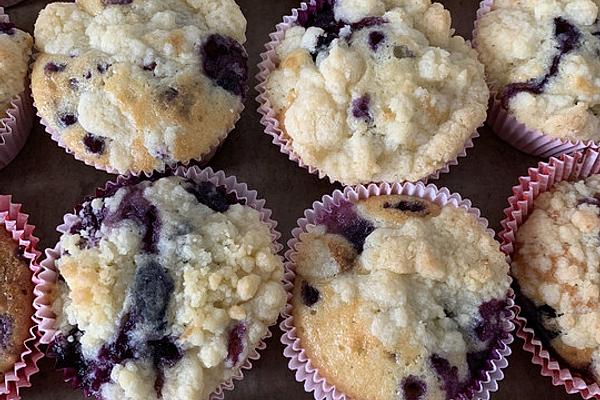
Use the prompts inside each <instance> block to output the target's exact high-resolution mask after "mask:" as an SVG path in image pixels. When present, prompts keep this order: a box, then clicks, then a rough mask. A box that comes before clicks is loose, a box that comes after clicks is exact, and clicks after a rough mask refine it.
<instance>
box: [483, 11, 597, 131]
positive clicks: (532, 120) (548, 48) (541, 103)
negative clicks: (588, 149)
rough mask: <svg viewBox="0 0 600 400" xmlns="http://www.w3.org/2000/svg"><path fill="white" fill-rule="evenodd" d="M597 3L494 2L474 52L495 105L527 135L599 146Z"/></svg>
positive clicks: (485, 16)
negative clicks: (498, 103)
mask: <svg viewBox="0 0 600 400" xmlns="http://www.w3.org/2000/svg"><path fill="white" fill-rule="evenodd" d="M599 6H600V1H598V0H556V1H546V0H530V1H518V0H497V1H494V3H493V6H492V10H491V11H490V12H489V13H487V14H485V15H484V16H483V17H481V18H480V19H479V26H478V29H477V34H476V40H475V43H476V46H477V50H478V51H479V54H480V59H481V61H482V62H483V63H484V64H485V67H486V72H487V75H488V81H489V84H490V87H491V89H492V91H493V92H496V93H497V95H498V96H499V99H500V100H501V101H502V106H503V107H504V108H505V109H506V110H508V111H509V112H510V113H511V114H513V115H514V116H515V118H516V119H517V120H519V121H520V122H522V123H524V124H525V125H526V126H527V127H528V128H530V129H537V130H540V131H542V132H543V133H545V134H547V135H550V136H552V137H556V138H563V139H570V140H599V139H600V118H599V115H600V114H599V113H600V81H599V80H598V79H597V77H598V76H599V75H600V59H599V58H598V54H599V53H600V23H599V22H598V7H599Z"/></svg>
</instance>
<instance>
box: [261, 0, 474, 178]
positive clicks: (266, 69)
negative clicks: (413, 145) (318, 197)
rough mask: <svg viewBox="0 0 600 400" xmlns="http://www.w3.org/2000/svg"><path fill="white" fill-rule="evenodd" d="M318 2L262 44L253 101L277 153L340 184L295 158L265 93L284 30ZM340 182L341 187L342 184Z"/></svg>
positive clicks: (469, 141) (302, 6)
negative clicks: (263, 49) (263, 47)
mask: <svg viewBox="0 0 600 400" xmlns="http://www.w3.org/2000/svg"><path fill="white" fill-rule="evenodd" d="M318 1H319V0H310V2H309V3H304V2H303V3H301V4H300V8H293V9H292V15H287V16H284V17H283V22H281V23H279V24H278V25H277V26H276V30H275V32H273V33H271V34H269V37H270V39H271V41H270V42H268V43H267V44H265V49H266V51H264V52H263V53H261V55H260V57H261V59H262V61H261V62H260V63H259V64H258V70H259V72H258V74H257V75H256V80H257V81H258V85H257V86H256V91H257V92H258V96H257V97H256V101H257V102H258V104H259V107H258V112H259V114H260V115H261V119H260V122H261V124H263V126H264V128H265V133H267V134H268V135H270V136H272V137H273V140H272V142H273V144H274V145H276V146H278V147H279V151H280V152H281V153H283V154H285V155H286V156H287V157H288V158H289V159H290V161H293V162H295V163H296V164H298V165H299V166H300V167H302V168H305V169H307V170H308V172H309V173H311V174H314V175H317V176H318V177H319V179H324V178H325V177H327V179H329V181H330V182H331V183H335V182H339V181H338V180H337V179H334V178H332V177H331V176H329V175H327V174H326V173H325V172H323V171H321V170H320V169H318V168H316V167H314V166H312V165H308V164H305V163H304V161H302V158H301V157H300V155H298V154H297V153H296V152H295V151H294V149H293V146H292V142H291V140H290V139H288V138H286V135H285V134H284V133H283V131H282V130H281V129H280V127H279V125H280V124H279V120H278V119H277V115H276V113H275V111H274V110H273V107H272V106H271V102H270V101H269V96H268V94H267V79H268V77H269V75H270V74H271V72H273V71H274V70H275V69H276V68H277V65H278V64H279V62H278V60H277V54H276V49H277V47H278V46H279V44H280V43H281V42H282V41H283V39H284V38H285V32H286V30H287V29H288V28H290V27H291V26H293V24H294V23H295V22H296V20H297V19H298V12H299V11H306V10H308V8H309V7H314V6H316V4H317V2H318ZM477 137H479V132H477V129H475V131H474V132H473V134H472V135H471V136H470V137H469V138H468V139H467V140H465V144H464V146H463V148H462V149H460V150H459V151H458V152H457V153H456V155H454V157H453V158H452V159H450V160H449V161H447V162H446V163H445V164H444V165H443V166H441V167H440V168H438V169H437V170H436V171H435V172H433V173H431V174H430V175H428V176H424V177H423V178H421V179H420V180H421V181H427V180H429V179H433V180H435V179H438V178H439V177H440V175H441V174H445V173H447V172H449V171H450V167H451V166H453V165H458V159H459V158H462V157H466V156H467V149H470V148H472V147H473V146H474V144H473V140H474V139H475V138H477ZM340 183H342V184H343V182H340Z"/></svg>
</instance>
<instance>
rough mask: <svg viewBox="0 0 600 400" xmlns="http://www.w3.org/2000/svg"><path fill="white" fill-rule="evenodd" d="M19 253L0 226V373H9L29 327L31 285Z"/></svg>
mask: <svg viewBox="0 0 600 400" xmlns="http://www.w3.org/2000/svg"><path fill="white" fill-rule="evenodd" d="M31 274H32V273H31V270H30V269H29V260H28V259H26V258H24V257H23V249H22V248H21V247H20V246H19V244H18V243H17V242H16V241H14V240H13V239H12V237H11V236H10V234H9V233H8V232H7V231H6V229H5V228H4V226H0V373H1V374H2V375H0V376H3V374H4V373H6V372H8V371H10V370H12V369H13V368H14V365H15V363H16V362H17V361H19V360H20V355H21V353H22V352H23V350H24V349H25V346H24V342H25V341H26V340H27V339H28V338H29V337H30V333H29V329H31V327H32V325H33V321H32V319H31V317H32V316H33V312H34V310H33V282H32V280H31Z"/></svg>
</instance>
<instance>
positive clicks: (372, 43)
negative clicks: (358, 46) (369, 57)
mask: <svg viewBox="0 0 600 400" xmlns="http://www.w3.org/2000/svg"><path fill="white" fill-rule="evenodd" d="M384 39H385V35H384V34H383V32H381V31H373V32H371V33H369V47H370V48H371V50H373V51H377V48H378V47H379V45H380V44H381V42H383V40H384Z"/></svg>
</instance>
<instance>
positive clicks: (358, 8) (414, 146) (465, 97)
mask: <svg viewBox="0 0 600 400" xmlns="http://www.w3.org/2000/svg"><path fill="white" fill-rule="evenodd" d="M450 25H451V19H450V13H449V12H448V11H447V10H445V9H444V7H443V6H442V5H441V4H439V3H434V4H431V2H430V1H429V0H409V1H383V0H335V1H334V0H318V1H317V6H316V7H309V8H308V10H307V11H299V13H298V20H297V21H296V22H295V23H294V24H293V25H292V26H291V27H290V28H289V29H287V30H286V31H285V38H284V39H283V41H282V42H281V43H280V44H279V46H278V47H277V48H276V56H277V67H276V69H275V70H274V71H273V72H272V73H271V74H270V75H269V77H268V79H267V82H266V94H267V97H268V98H269V101H270V103H271V106H272V107H273V109H274V112H275V113H276V115H277V118H278V120H279V122H280V128H281V130H282V131H283V134H284V136H285V137H286V139H287V140H289V142H290V145H291V148H292V150H293V151H294V152H295V153H296V154H297V155H298V156H299V157H300V158H301V159H302V161H303V162H304V163H305V164H307V165H310V166H313V167H316V168H318V169H319V170H321V171H322V172H324V173H325V174H327V175H329V177H331V178H333V179H335V180H338V181H340V182H342V183H344V184H357V183H368V182H372V181H397V180H400V181H403V180H418V179H421V178H424V177H426V176H428V175H430V174H432V173H434V172H435V171H436V170H438V169H439V168H441V167H443V166H444V165H445V164H446V162H448V161H450V160H452V159H454V158H455V157H456V155H457V154H458V153H459V152H460V150H461V149H462V148H463V147H464V145H465V142H466V140H467V139H468V138H469V137H470V136H471V135H472V134H473V132H474V131H475V130H476V128H477V127H479V126H480V125H481V124H482V123H483V121H484V120H485V115H486V109H487V101H488V89H487V86H486V83H485V80H484V71H483V66H482V65H481V64H480V63H479V61H478V60H477V55H476V53H475V51H474V50H472V49H471V48H470V47H469V45H468V44H467V43H465V41H464V39H463V38H462V37H460V36H453V33H454V30H453V29H452V28H451V26H450Z"/></svg>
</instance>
